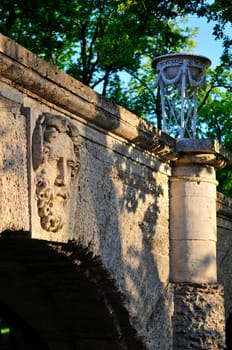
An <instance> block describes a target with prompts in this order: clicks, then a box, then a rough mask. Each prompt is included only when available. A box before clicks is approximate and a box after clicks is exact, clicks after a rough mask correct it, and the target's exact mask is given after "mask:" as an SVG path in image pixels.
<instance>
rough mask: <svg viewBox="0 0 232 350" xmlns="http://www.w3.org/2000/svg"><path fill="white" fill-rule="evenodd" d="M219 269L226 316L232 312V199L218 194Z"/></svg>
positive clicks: (219, 280)
mask: <svg viewBox="0 0 232 350" xmlns="http://www.w3.org/2000/svg"><path fill="white" fill-rule="evenodd" d="M217 228H218V230H217V236H218V240H217V271H218V282H219V283H221V284H223V286H224V290H225V316H226V319H227V318H228V317H229V315H230V314H231V313H232V268H231V267H232V250H231V246H232V199H231V198H228V197H225V196H224V195H222V194H221V193H218V196H217Z"/></svg>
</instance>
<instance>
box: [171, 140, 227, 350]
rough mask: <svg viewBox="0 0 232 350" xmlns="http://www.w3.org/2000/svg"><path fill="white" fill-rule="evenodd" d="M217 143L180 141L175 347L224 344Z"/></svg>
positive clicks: (175, 189) (174, 210) (174, 212)
mask: <svg viewBox="0 0 232 350" xmlns="http://www.w3.org/2000/svg"><path fill="white" fill-rule="evenodd" d="M216 145H217V144H216V143H215V142H214V141H211V140H208V139H207V140H192V139H191V140H190V139H188V140H186V139H183V140H180V141H177V145H176V150H177V153H178V154H179V157H178V159H177V160H176V161H175V162H174V164H173V172H172V177H171V180H170V280H171V282H172V283H173V284H174V316H173V334H174V339H173V349H174V350H177V349H178V350H181V349H183V350H184V349H199V350H200V349H224V299H223V288H222V286H219V285H218V284H217V260H216V241H217V232H216V185H217V181H216V176H215V168H217V167H220V166H223V164H224V158H223V157H222V156H221V155H220V152H219V150H218V149H217V147H216Z"/></svg>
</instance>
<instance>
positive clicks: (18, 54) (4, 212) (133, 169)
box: [0, 35, 231, 350]
mask: <svg viewBox="0 0 232 350" xmlns="http://www.w3.org/2000/svg"><path fill="white" fill-rule="evenodd" d="M0 96H1V104H0V107H1V115H0V118H1V125H2V126H3V127H2V131H1V137H2V141H3V142H1V149H0V151H1V153H0V155H1V160H2V164H1V168H0V171H1V180H0V181H1V183H0V184H1V187H0V189H1V208H0V209H1V211H0V215H1V223H0V225H1V227H0V231H1V232H2V231H6V230H17V231H19V230H22V231H27V232H30V234H31V237H32V238H33V239H38V240H43V241H50V242H62V243H63V244H68V243H69V242H70V241H73V242H74V243H75V244H79V243H81V245H82V246H84V247H88V250H89V251H91V252H92V253H93V255H94V256H100V258H101V261H102V263H103V266H104V268H105V269H106V270H107V271H108V272H109V276H110V278H112V279H114V280H115V283H116V286H117V288H118V290H119V291H120V292H121V293H122V295H123V296H124V297H125V306H126V308H127V311H128V313H129V316H130V322H131V323H132V324H133V326H134V327H135V328H136V330H137V333H138V335H139V336H141V337H143V340H144V344H145V346H146V348H147V349H152V350H171V349H172V341H173V333H172V332H173V324H172V320H174V330H175V337H174V338H176V340H175V344H179V343H178V342H179V339H180V337H179V336H180V334H181V333H178V332H179V330H180V328H179V326H181V327H182V331H183V328H185V326H186V325H185V323H184V320H183V324H182V323H181V325H179V324H178V322H179V321H178V320H181V315H182V314H186V315H188V316H187V317H189V318H188V322H190V321H191V320H192V325H191V327H192V328H191V327H190V325H189V327H190V328H189V329H190V330H191V329H192V330H193V331H194V332H196V336H197V334H198V336H201V335H202V337H203V338H204V337H206V338H205V339H206V340H204V339H203V340H202V341H201V342H199V341H198V343H197V344H198V345H197V348H198V346H199V349H200V348H202V349H207V347H206V346H208V345H207V344H208V343H207V339H208V338H207V334H208V332H209V331H210V327H211V326H212V327H213V324H211V322H212V319H213V318H215V319H216V318H217V327H216V326H215V329H217V330H218V332H219V333H218V335H217V336H216V335H215V343H214V344H213V345H212V344H211V345H212V346H215V349H216V348H217V349H221V348H222V343H223V339H222V338H223V326H222V327H221V328H220V322H223V321H221V317H222V315H223V311H222V301H223V299H222V293H221V291H222V290H221V287H220V286H215V287H213V285H205V286H202V285H196V286H195V287H192V286H191V285H189V286H188V285H186V286H185V287H184V289H183V288H182V287H181V289H180V290H179V289H178V288H179V285H178V284H177V285H175V284H170V283H169V281H170V276H169V275H170V273H169V265H170V260H169V254H170V248H169V197H170V194H169V179H170V176H171V175H172V163H171V161H173V160H176V159H177V158H178V155H177V153H176V148H175V141H174V140H173V139H171V138H170V137H168V136H167V135H165V134H163V133H162V132H160V131H159V130H157V129H155V128H153V127H152V126H150V125H148V124H146V122H144V121H142V120H140V119H139V118H137V117H136V116H135V115H133V114H132V113H130V112H128V111H127V110H125V109H123V108H121V107H119V106H117V105H115V104H114V103H112V102H110V101H108V100H107V99H105V98H104V97H102V96H99V95H98V94H96V93H95V92H94V91H93V90H91V89H89V88H87V87H85V86H83V85H82V84H81V83H79V82H78V81H76V80H75V79H73V78H71V77H69V76H68V75H66V74H64V73H62V72H60V71H58V70H57V69H56V68H55V67H51V66H50V65H48V64H47V63H45V62H44V61H42V60H40V59H39V58H38V57H36V56H35V55H33V54H32V53H31V52H29V51H27V50H26V49H24V48H22V47H20V46H19V45H17V44H15V43H14V42H12V41H11V40H9V39H8V38H5V37H4V36H1V35H0ZM58 124H59V125H58ZM37 127H38V130H40V131H41V135H42V136H43V137H42V139H41V138H40V137H37V136H38V135H39V133H38V134H36V133H35V130H36V129H37ZM74 134H75V135H74ZM35 136H36V137H35ZM73 136H75V137H73ZM56 137H58V138H57V139H59V140H66V141H67V144H68V143H69V146H67V145H66V146H65V147H63V148H65V151H66V152H67V153H68V152H69V153H71V151H72V152H74V143H75V142H76V144H75V146H76V148H78V152H77V153H78V156H77V158H78V161H77V163H78V164H79V166H78V170H77V171H76V172H75V176H73V177H71V172H72V170H73V168H74V167H73V165H72V167H71V166H69V165H68V164H66V168H65V169H63V170H62V171H63V175H64V173H65V174H66V171H69V172H70V173H69V175H67V176H66V179H68V183H67V184H66V185H65V186H66V187H67V190H68V192H67V195H65V196H64V194H61V193H59V195H58V198H56V199H54V198H55V195H54V194H50V199H52V200H54V202H53V201H52V200H51V201H50V202H49V201H48V202H46V201H47V195H48V194H47V193H48V192H44V191H41V192H40V191H39V190H41V189H42V190H44V188H43V186H44V184H45V182H46V181H45V175H49V174H50V175H51V176H52V177H54V178H55V177H56V176H55V175H56V172H58V167H59V168H60V167H61V165H62V164H61V163H62V161H63V160H64V158H65V154H64V155H62V158H61V157H60V154H58V153H59V152H62V147H61V146H62V145H63V143H61V144H60V143H59V142H58V141H56V140H57V139H56ZM74 138H75V142H74V141H73V139H74ZM71 142H73V144H72V146H70V143H71ZM209 144H210V147H212V148H209V149H208V150H207V152H208V153H209V156H207V157H206V158H207V159H209V158H210V159H211V157H213V158H215V159H216V158H218V157H219V155H218V152H216V154H215V147H214V144H213V143H212V142H209ZM72 147H73V149H71V148H72ZM58 150H59V152H58ZM182 151H183V150H182ZM182 151H181V150H180V154H181V153H183V152H182ZM64 153H65V152H64ZM35 154H36V157H35ZM51 155H52V156H53V158H52V157H51ZM72 155H73V158H74V153H73V154H72ZM40 156H41V163H40ZM57 156H59V160H57V159H56V158H57ZM200 156H201V155H200ZM49 157H51V159H50V158H49ZM188 157H189V155H188ZM201 158H202V157H200V161H202V159H201ZM219 158H220V157H219ZM67 160H68V162H67V163H70V159H67ZM219 160H220V161H221V158H220V159H219ZM204 161H205V158H204V157H203V162H204ZM72 162H73V159H72ZM53 163H55V167H53V168H52V166H53V165H54V164H53ZM41 165H43V166H44V168H43V167H41ZM76 165H77V164H76ZM71 168H72V170H71ZM51 169H52V170H51ZM38 170H39V171H40V173H39V176H38ZM46 172H47V174H46ZM42 180H43V181H44V182H43V183H42V182H41V181H42ZM53 180H54V179H53ZM55 181H57V178H56V179H55ZM55 181H54V184H53V185H55ZM60 181H61V178H59V182H60ZM56 186H57V188H59V186H61V184H60V183H59V185H57V184H56ZM62 186H64V184H62ZM38 188H39V190H38ZM56 190H57V189H56ZM41 193H42V194H41ZM54 193H55V192H54ZM44 202H46V206H45V207H42V204H41V203H44ZM190 202H191V199H190ZM67 203H68V204H67ZM66 204H67V205H66ZM227 204H228V203H227ZM227 204H226V205H225V206H226V207H228V205H227ZM223 205H224V204H223ZM53 206H54V207H55V208H56V209H57V208H58V207H59V206H60V208H61V209H62V208H63V209H64V211H63V217H62V219H64V220H63V222H62V225H57V226H56V225H55V221H56V220H55V219H56V217H55V215H54V217H55V219H54V218H53V217H52V219H51V222H50V223H49V224H51V225H52V224H54V225H53V226H48V222H47V221H46V224H44V222H43V219H44V218H45V219H46V218H47V213H46V210H47V212H50V211H51V212H52V210H53V209H54V207H53ZM60 208H59V210H60ZM59 210H58V209H57V212H59ZM223 210H224V209H223ZM223 210H222V211H221V216H220V215H219V219H218V226H219V235H218V240H219V243H218V256H219V260H218V261H219V265H220V263H221V266H223V267H220V266H219V269H218V271H219V272H218V275H219V282H220V283H222V284H223V285H225V291H226V310H227V313H228V312H230V311H228V310H229V308H230V306H229V305H230V289H231V288H230V282H228V281H227V280H226V278H225V274H224V271H223V269H224V266H227V265H226V264H227V263H228V266H229V264H230V259H229V253H225V251H226V245H224V243H222V242H221V240H222V239H224V238H225V236H226V239H227V247H228V244H229V243H230V242H229V240H230V238H229V236H228V227H227V226H228V225H230V224H229V221H228V220H227V219H225V217H224V214H223V213H224V211H223ZM60 211H61V210H60ZM61 212H62V211H61ZM55 213H56V211H55ZM219 214H220V211H219ZM58 218H59V217H58ZM225 227H227V228H225ZM223 254H224V255H223ZM223 256H226V261H227V262H226V264H224V260H225V259H224V258H223ZM223 259H224V260H223ZM172 268H174V266H172ZM228 269H229V268H228ZM222 271H223V272H222ZM228 271H229V270H228ZM228 276H229V277H230V273H229V272H228ZM173 288H175V293H174V292H173ZM179 291H180V293H179ZM191 295H192V297H193V299H191ZM198 295H200V296H201V297H200V299H201V300H202V302H201V300H198V299H199V298H198ZM207 296H209V300H210V303H209V304H210V306H209V308H210V309H208V310H207V307H208V306H207V305H208V304H207ZM174 297H175V300H174V299H173V298H174ZM189 298H190V299H191V300H192V301H193V303H194V305H196V310H198V309H199V308H200V310H201V312H199V314H198V313H195V311H193V310H192V309H191V306H189V305H190V304H191V303H190V299H189ZM61 302H62V301H61ZM189 303H190V304H189ZM174 306H175V314H174V318H172V317H173V312H174ZM211 307H212V308H213V309H214V310H215V317H214V313H213V314H212V313H211ZM194 310H195V309H194ZM205 311H206V313H204V312H205ZM77 312H78V311H77ZM207 312H208V313H207ZM210 313H211V314H210ZM209 314H210V317H209V318H208V319H207V317H208V316H209ZM209 320H210V321H209ZM181 322H182V321H181ZM202 322H203V323H204V322H205V324H204V326H202V332H201V331H199V332H198V331H197V323H198V325H201V324H202ZM190 323H191V322H190ZM197 332H198V333H197ZM211 338H213V337H211ZM186 341H187V340H186ZM194 341H195V340H194ZM175 346H177V345H175ZM189 346H190V345H189ZM191 346H192V345H191ZM217 346H218V347H217ZM185 348H188V346H187V347H185ZM190 348H191V347H190ZM192 348H193V347H192ZM195 348H196V347H195ZM208 348H210V347H208ZM179 349H180V348H179ZM211 349H213V347H211Z"/></svg>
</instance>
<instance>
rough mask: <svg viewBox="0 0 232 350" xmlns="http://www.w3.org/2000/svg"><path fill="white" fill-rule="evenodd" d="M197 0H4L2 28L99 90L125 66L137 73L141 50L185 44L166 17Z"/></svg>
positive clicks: (153, 53) (0, 9) (147, 51)
mask: <svg viewBox="0 0 232 350" xmlns="http://www.w3.org/2000/svg"><path fill="white" fill-rule="evenodd" d="M200 2H201V1H200V0H188V3H187V4H186V2H182V1H180V2H179V1H175V0H173V1H166V0H161V1H160V0H159V1H158V0H141V1H136V0H126V1H122V0H78V1H77V0H70V1H69V2H66V1H64V0H50V1H47V0H10V1H9V0H2V1H1V4H0V18H1V20H0V31H1V32H2V33H3V34H5V35H7V36H9V37H10V38H12V39H14V40H16V41H17V42H18V43H20V44H22V45H23V46H25V47H27V48H28V49H30V50H31V51H33V52H34V53H36V54H37V55H39V56H40V57H42V58H44V59H45V60H47V61H49V62H50V63H52V64H55V65H57V66H58V67H59V68H62V69H65V70H66V71H67V72H68V73H70V74H71V75H72V76H74V77H75V78H77V79H79V80H80V81H82V82H83V83H84V84H86V85H89V86H91V87H93V88H95V87H96V86H97V85H99V84H100V83H101V84H102V91H101V92H102V93H103V94H106V90H107V86H108V84H110V83H111V82H112V80H114V79H115V78H116V73H118V72H120V71H121V70H122V69H124V68H126V69H128V70H130V72H137V70H138V68H139V66H140V63H141V60H142V58H143V55H144V54H147V55H151V57H154V56H158V55H160V54H163V53H167V52H170V51H173V50H175V49H176V48H177V47H179V46H183V45H182V42H183V43H184V42H185V41H186V40H187V37H186V36H184V35H182V34H183V33H181V32H180V31H179V32H178V31H177V30H175V31H173V26H172V24H171V22H170V19H174V18H175V17H176V16H177V15H179V14H184V13H185V12H186V11H188V8H189V7H194V6H195V5H196V4H199V3H200Z"/></svg>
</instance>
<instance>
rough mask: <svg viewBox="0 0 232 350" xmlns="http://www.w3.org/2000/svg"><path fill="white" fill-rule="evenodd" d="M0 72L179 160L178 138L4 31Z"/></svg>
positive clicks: (110, 129)
mask: <svg viewBox="0 0 232 350" xmlns="http://www.w3.org/2000/svg"><path fill="white" fill-rule="evenodd" d="M0 74H1V76H2V77H3V78H6V79H9V80H10V81H11V82H12V83H13V84H15V85H16V86H17V88H18V89H20V87H21V88H23V89H26V90H28V91H30V92H32V93H35V94H36V95H38V96H39V97H40V98H43V99H45V100H47V101H48V102H51V103H53V104H55V105H57V106H59V107H61V108H65V109H66V110H67V111H69V112H71V113H72V114H73V115H74V117H75V115H76V116H77V117H81V118H82V119H84V120H85V121H87V122H89V123H92V124H94V125H96V126H98V127H100V128H102V129H103V130H104V131H105V132H111V133H113V134H115V135H117V136H120V137H122V138H124V139H125V140H127V141H129V142H132V143H134V144H135V145H136V146H138V147H140V148H142V149H146V150H148V151H150V152H153V153H155V154H157V155H159V156H160V157H161V158H163V159H165V160H173V159H176V155H175V151H174V148H175V147H174V145H175V141H174V139H173V138H171V137H169V136H168V135H166V134H165V133H163V132H161V131H160V130H158V129H157V128H155V127H153V126H151V125H150V124H148V123H146V122H145V121H144V120H142V119H139V118H138V117H137V116H136V115H134V114H133V113H131V112H129V111H128V110H126V109H125V108H123V107H121V106H118V105H117V104H116V103H114V102H112V101H110V100H108V99H107V98H105V97H104V96H101V95H99V94H97V93H96V92H94V91H93V90H92V89H91V88H89V87H87V86H85V85H83V84H82V83H80V82H79V81H77V80H75V79H74V78H72V77H70V76H69V75H67V74H66V73H64V72H62V71H60V70H58V69H57V68H56V67H54V66H51V65H49V64H48V63H47V62H45V61H43V60H42V59H40V58H38V57H37V56H36V55H34V54H33V53H32V52H30V51H28V50H27V49H25V48H23V47H22V46H20V45H18V44H17V43H15V42H14V41H13V40H11V39H9V38H7V37H5V36H4V35H2V34H0Z"/></svg>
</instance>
